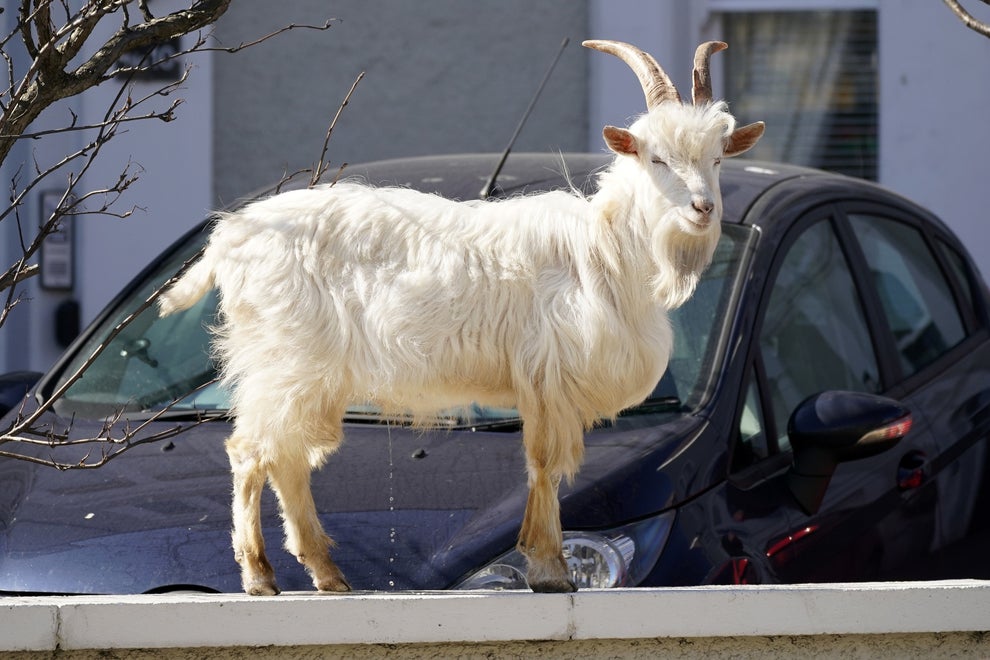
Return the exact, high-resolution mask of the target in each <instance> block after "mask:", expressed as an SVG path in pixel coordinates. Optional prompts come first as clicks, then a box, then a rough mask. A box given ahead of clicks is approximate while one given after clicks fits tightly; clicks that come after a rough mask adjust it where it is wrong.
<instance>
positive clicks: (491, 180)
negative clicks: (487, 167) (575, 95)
mask: <svg viewBox="0 0 990 660" xmlns="http://www.w3.org/2000/svg"><path fill="white" fill-rule="evenodd" d="M570 42H571V40H570V38H568V37H564V40H563V41H562V42H560V48H558V49H557V54H556V55H555V56H554V58H553V61H552V62H551V63H550V67H549V68H548V69H547V72H546V73H545V74H544V75H543V81H542V82H541V83H540V86H539V87H538V88H537V90H536V94H534V95H533V99H532V100H531V101H530V102H529V107H528V108H526V112H524V113H523V116H522V118H521V119H520V120H519V125H518V126H516V132H515V133H513V134H512V137H511V138H510V139H509V144H507V145H506V146H505V151H503V152H502V157H501V158H500V159H499V161H498V165H496V166H495V171H494V172H492V175H491V176H490V177H488V181H486V182H485V187H484V188H482V189H481V192H480V193H479V195H480V197H481V199H488V198H489V197H491V195H492V193H494V192H495V181H496V180H498V175H499V174H500V173H501V172H502V167H503V166H504V165H505V161H506V159H507V158H508V157H509V152H511V151H512V147H513V145H514V144H515V143H516V138H518V137H519V133H520V132H521V131H522V128H523V126H524V125H525V124H526V120H527V119H529V114H530V113H531V112H533V107H534V106H535V105H536V101H537V99H539V98H540V94H542V93H543V88H544V87H546V86H547V81H548V80H550V74H551V73H553V70H554V67H556V66H557V62H558V61H559V60H560V56H561V55H563V54H564V49H565V48H567V44H569V43H570Z"/></svg>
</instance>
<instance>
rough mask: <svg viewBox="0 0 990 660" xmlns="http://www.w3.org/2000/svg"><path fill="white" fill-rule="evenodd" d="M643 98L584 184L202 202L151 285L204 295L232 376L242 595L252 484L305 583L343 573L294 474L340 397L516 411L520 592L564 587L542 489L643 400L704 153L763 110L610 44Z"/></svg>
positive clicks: (709, 167) (262, 569) (688, 287)
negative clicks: (171, 272)
mask: <svg viewBox="0 0 990 660" xmlns="http://www.w3.org/2000/svg"><path fill="white" fill-rule="evenodd" d="M584 45H585V46H588V47H589V48H595V49H598V50H602V51H605V52H607V53H611V54H613V55H616V56H618V57H620V58H622V59H623V60H624V61H625V62H626V63H627V64H628V65H629V66H630V67H631V68H632V69H633V70H634V71H635V72H636V74H637V76H638V77H639V79H640V82H641V83H642V85H643V88H644V92H645V93H646V98H647V106H648V108H649V111H648V112H647V114H645V115H643V116H642V117H640V118H639V119H638V120H637V121H636V122H635V123H633V124H632V126H630V127H629V129H621V128H615V127H613V126H607V127H605V129H604V137H605V141H606V143H607V144H608V146H609V148H610V149H611V150H612V151H614V152H615V153H616V154H617V156H616V158H615V161H614V163H613V164H612V166H611V167H610V168H609V169H608V170H607V171H605V172H603V173H602V174H601V179H600V189H599V191H598V193H597V194H595V195H594V196H593V197H590V198H586V197H582V196H580V195H578V194H576V193H573V192H550V193H545V194H537V195H530V196H523V197H518V198H513V199H507V200H503V201H498V202H490V203H478V202H472V203H459V202H454V201H449V200H447V199H443V198H441V197H438V196H436V195H429V194H423V193H419V192H416V191H412V190H406V189H399V188H373V187H368V186H365V185H361V184H358V183H353V182H342V183H338V184H336V185H334V186H327V187H321V188H316V189H312V190H298V191H292V192H286V193H282V194H279V195H276V196H273V197H271V198H268V199H264V200H261V201H257V202H254V203H252V204H249V205H248V206H246V207H245V208H243V209H242V210H240V211H238V212H236V213H232V214H224V215H221V216H220V217H219V219H218V220H217V222H216V224H215V227H214V228H213V231H212V235H211V237H210V240H209V245H208V247H207V249H206V251H205V253H204V255H203V257H202V258H201V259H200V260H199V261H198V262H197V263H196V264H195V265H194V266H192V267H191V268H190V270H189V271H188V272H187V273H186V274H185V275H184V276H183V277H182V278H181V279H180V280H179V281H178V282H177V283H176V284H175V285H174V286H173V287H172V288H171V289H170V290H169V291H168V292H166V294H165V295H164V296H163V297H162V299H161V301H160V311H161V314H162V315H167V314H170V313H172V312H175V311H176V310H181V309H186V308H188V307H190V306H191V305H193V303H195V301H197V300H198V299H199V298H200V297H201V296H203V295H204V294H205V293H206V292H207V291H208V290H209V289H210V288H211V287H217V288H218V289H219V292H220V310H221V314H222V316H221V318H222V324H221V327H220V329H219V330H218V338H217V347H218V354H219V357H220V360H221V365H222V373H223V377H224V382H225V384H226V385H227V386H228V387H230V388H231V393H232V394H231V396H232V403H233V411H234V414H235V423H234V431H233V434H232V435H231V436H230V438H229V439H228V440H227V444H226V447H227V452H228V454H229V456H230V462H231V468H232V471H233V476H234V499H233V520H234V530H233V545H234V550H235V557H236V559H237V561H238V562H239V563H240V565H241V571H242V581H243V586H244V589H245V590H246V591H247V592H249V593H252V594H276V593H278V591H279V590H278V587H277V586H276V583H275V577H274V573H273V571H272V568H271V565H270V564H269V563H268V560H267V558H266V556H265V551H264V541H263V539H262V535H261V526H260V510H259V501H260V496H261V491H262V488H263V487H264V485H265V481H266V479H267V480H269V481H270V483H271V485H272V487H273V489H274V490H275V492H276V494H277V496H278V499H279V502H280V505H281V512H282V517H283V520H284V526H285V533H286V548H287V549H288V550H289V551H290V552H292V553H293V554H294V555H295V556H296V557H297V558H298V560H299V561H300V562H302V563H303V564H304V565H305V566H306V568H307V570H308V571H309V573H310V574H311V576H312V578H313V581H314V584H315V585H316V588H317V589H320V590H325V591H346V590H348V589H349V588H350V587H349V585H348V584H347V582H346V580H345V579H344V576H343V574H342V573H341V571H340V570H339V569H338V568H337V566H336V564H334V562H333V561H332V560H331V558H330V555H329V551H328V550H329V548H330V547H331V545H332V541H331V540H330V538H329V537H328V536H327V535H326V534H325V533H324V531H323V529H322V527H321V525H320V523H319V521H318V519H317V514H316V508H315V506H314V502H313V497H312V493H311V491H310V484H309V479H310V472H311V470H312V469H313V468H315V467H319V466H320V465H321V464H322V463H323V461H324V459H325V458H326V457H327V456H328V455H329V454H331V453H332V452H333V451H334V450H335V449H336V448H337V447H338V445H339V444H340V442H341V439H342V426H341V419H342V417H343V414H344V411H345V408H346V407H347V406H348V405H351V404H355V403H360V402H366V401H370V402H376V403H377V404H379V405H380V406H382V407H383V408H384V409H387V410H404V411H411V412H413V413H415V414H417V415H422V416H428V415H429V414H430V413H434V412H436V411H438V410H441V409H444V408H448V407H451V406H454V405H463V404H467V403H470V402H472V401H475V402H479V403H482V404H490V405H495V406H516V407H517V408H518V410H519V413H520V415H521V417H522V420H523V443H524V446H525V454H526V464H527V468H528V478H529V489H530V492H529V498H528V501H527V505H526V511H525V515H524V518H523V522H522V529H521V531H520V534H519V543H518V548H519V550H520V551H521V552H522V553H523V554H524V555H525V556H526V558H527V562H528V578H529V583H530V585H531V586H532V588H533V589H534V590H536V591H573V590H574V589H575V585H574V583H573V582H572V581H571V579H570V577H569V574H568V570H567V566H566V564H565V561H564V557H563V554H562V545H561V544H562V535H561V529H560V514H559V504H558V500H557V489H558V486H559V484H560V481H561V479H562V478H571V477H573V475H574V474H575V473H576V471H577V470H578V467H579V465H580V463H581V458H582V454H583V449H584V446H583V437H582V436H583V431H584V430H585V429H587V428H588V427H590V426H591V425H592V424H593V423H594V422H595V421H596V420H598V419H600V418H603V417H605V418H610V417H614V416H615V415H616V414H617V413H618V412H619V411H621V410H623V409H625V408H628V407H629V406H632V405H634V404H636V403H638V402H640V401H642V400H643V399H644V398H645V397H646V396H648V395H649V393H650V392H651V390H652V389H653V387H654V386H655V385H656V383H657V381H658V380H659V379H660V376H661V375H662V374H663V372H664V370H665V369H666V366H667V360H668V357H669V353H670V349H671V339H672V338H671V329H670V324H669V321H668V319H667V310H668V309H671V308H674V307H677V306H678V305H680V304H682V303H683V302H684V301H685V300H686V299H687V298H688V297H689V296H690V295H691V294H692V292H693V290H694V287H695V284H696V282H697V280H698V276H699V274H700V273H701V271H702V270H703V269H704V268H705V267H706V266H707V265H708V262H709V261H710V259H711V255H712V252H713V251H714V248H715V244H716V242H717V241H718V238H719V231H720V229H719V220H720V217H721V213H722V205H721V195H720V192H719V185H718V164H719V160H720V159H721V158H722V157H724V156H735V155H736V154H739V153H742V152H743V151H745V150H747V149H749V148H750V147H751V146H752V145H753V144H755V143H756V141H757V140H758V139H759V137H760V136H761V135H762V133H763V124H762V123H757V124H751V125H749V126H745V127H742V128H738V129H737V128H736V127H735V120H734V119H733V117H732V116H731V115H730V114H728V112H727V110H726V106H725V104H724V103H722V102H718V103H712V102H711V83H710V78H709V75H708V57H709V55H710V54H711V53H712V52H714V51H716V50H721V49H722V48H725V44H722V43H720V42H710V43H707V44H702V45H701V46H700V47H699V48H698V51H697V54H696V57H695V71H694V104H693V105H687V104H682V103H681V100H680V97H679V95H678V94H677V91H676V90H675V89H674V87H673V85H672V84H671V82H670V80H669V78H668V77H667V76H666V74H665V73H664V72H663V71H662V70H661V68H660V67H659V65H658V64H657V63H656V61H655V60H654V59H653V58H652V57H651V56H649V55H648V54H646V53H643V52H642V51H640V50H638V49H637V48H635V47H633V46H630V45H628V44H623V43H620V42H611V41H588V42H585V44H584Z"/></svg>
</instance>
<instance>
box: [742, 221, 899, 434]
mask: <svg viewBox="0 0 990 660" xmlns="http://www.w3.org/2000/svg"><path fill="white" fill-rule="evenodd" d="M772 287H773V288H772V291H771V295H770V302H769V304H768V305H767V308H766V312H765V315H764V319H763V326H762V328H761V331H760V349H761V352H762V356H763V364H764V368H765V370H766V376H767V384H768V387H769V396H770V399H771V403H772V405H773V418H774V422H775V424H776V430H777V435H778V437H779V442H780V446H781V448H784V447H787V446H789V445H788V443H787V438H786V433H787V419H788V418H789V417H790V414H791V412H792V411H793V410H794V408H795V407H796V406H797V405H798V403H800V402H801V401H802V400H803V399H804V398H806V397H808V396H809V395H811V394H815V393H816V392H820V391H822V390H830V389H840V390H855V391H867V392H877V391H879V388H880V377H879V370H878V368H877V359H876V355H875V353H874V351H873V343H872V342H871V340H870V333H869V330H868V327H867V324H866V320H865V315H864V313H863V309H862V306H861V305H860V298H859V295H858V294H857V291H856V288H855V285H854V283H853V278H852V275H851V274H850V271H849V267H848V265H847V262H846V259H845V256H844V255H843V253H842V250H841V248H840V247H839V242H838V239H837V237H836V235H835V233H834V231H833V230H832V226H831V224H830V223H829V222H828V221H827V220H821V221H819V222H816V223H815V224H813V225H812V226H811V227H809V228H808V229H806V230H805V231H804V232H803V233H802V234H801V236H799V237H798V239H797V240H796V241H795V242H794V243H793V244H792V245H791V246H790V247H789V248H788V250H787V254H786V255H785V257H784V260H783V262H782V264H781V266H780V269H779V271H778V273H777V276H776V279H775V281H774V283H773V285H772Z"/></svg>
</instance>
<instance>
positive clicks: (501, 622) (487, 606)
mask: <svg viewBox="0 0 990 660" xmlns="http://www.w3.org/2000/svg"><path fill="white" fill-rule="evenodd" d="M988 630H990V582H985V581H973V580H966V581H947V582H920V583H870V584H831V585H793V586H732V587H685V588H670V589H620V590H607V591H606V590H602V591H593V590H591V591H582V592H579V593H576V594H566V595H565V594H532V593H528V592H525V593H517V592H423V593H395V594H392V593H390V594H386V593H352V594H346V595H319V594H313V593H289V594H283V595H281V596H278V597H274V598H252V597H248V596H244V595H241V594H220V595H200V594H170V595H156V596H150V595H149V596H98V597H97V596H92V597H64V598H63V597H36V598H6V599H2V600H0V652H3V651H7V652H14V651H22V652H27V651H35V652H40V651H59V652H66V651H74V650H86V649H97V650H99V649H166V648H171V649H209V648H212V649H219V648H228V649H229V648H231V647H279V648H283V647H284V648H285V649H288V648H289V647H340V646H342V645H381V644H386V645H422V644H465V643H467V644H472V645H477V644H492V643H516V642H527V641H536V640H558V641H569V642H573V641H578V640H585V641H597V640H649V639H653V640H656V639H660V638H667V639H675V638H676V639H700V638H707V639H717V638H753V637H774V636H823V635H824V636H835V635H840V636H871V635H872V636H876V635H918V634H928V635H932V634H935V635H937V634H945V633H950V634H951V633H981V634H977V635H968V636H963V637H962V639H967V640H970V641H971V642H972V644H976V645H977V646H978V647H979V649H980V651H979V653H978V654H979V655H984V656H986V655H990V640H988V641H985V639H986V637H990V636H984V635H982V632H983V631H988ZM762 648H763V650H764V651H765V650H766V647H765V646H763V647H762ZM571 650H572V651H574V650H575V649H571ZM186 655H188V654H186ZM575 655H578V654H577V653H575Z"/></svg>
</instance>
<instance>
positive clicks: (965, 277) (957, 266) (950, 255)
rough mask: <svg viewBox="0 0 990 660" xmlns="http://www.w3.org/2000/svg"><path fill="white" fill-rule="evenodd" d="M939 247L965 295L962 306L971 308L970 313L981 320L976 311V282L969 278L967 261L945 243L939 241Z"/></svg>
mask: <svg viewBox="0 0 990 660" xmlns="http://www.w3.org/2000/svg"><path fill="white" fill-rule="evenodd" d="M938 247H939V249H940V250H941V251H942V255H943V256H944V257H945V260H946V261H947V262H948V263H949V268H950V269H952V273H953V275H955V277H956V281H958V282H959V286H960V288H961V290H962V295H963V301H962V304H964V305H966V306H967V307H968V308H969V311H970V312H971V313H972V314H973V316H974V318H979V314H978V312H977V309H976V298H977V295H976V293H975V292H974V291H973V287H972V282H973V281H974V280H973V278H971V277H970V276H969V272H970V271H969V267H968V266H967V265H966V262H965V260H964V259H963V258H962V255H961V254H959V253H958V252H956V250H955V249H953V248H951V247H949V246H948V245H947V244H946V243H945V242H944V241H938Z"/></svg>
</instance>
